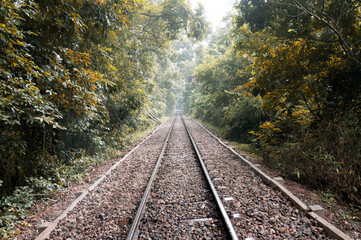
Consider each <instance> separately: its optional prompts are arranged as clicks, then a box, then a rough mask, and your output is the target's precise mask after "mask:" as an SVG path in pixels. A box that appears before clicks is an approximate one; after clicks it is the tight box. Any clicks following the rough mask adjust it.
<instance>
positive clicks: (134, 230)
mask: <svg viewBox="0 0 361 240" xmlns="http://www.w3.org/2000/svg"><path fill="white" fill-rule="evenodd" d="M175 119H176V117H175V118H174V120H173V122H172V126H171V127H170V129H169V131H168V135H167V137H166V139H165V141H164V143H163V148H162V151H161V152H160V154H159V157H158V160H157V163H156V164H155V167H154V169H153V173H152V176H151V177H150V179H149V182H148V185H147V188H146V189H145V192H144V195H143V197H142V200H141V201H140V204H139V207H138V210H137V213H136V215H135V218H134V220H133V223H132V226H131V227H130V230H129V233H128V236H127V238H126V239H127V240H132V239H136V237H137V230H138V227H139V224H140V221H141V220H142V215H143V213H144V210H145V205H146V203H147V199H148V197H149V193H150V190H151V188H152V185H153V182H154V179H155V176H156V175H157V172H158V169H159V166H160V164H161V162H162V158H163V155H164V152H165V148H166V147H167V143H168V141H169V137H170V134H171V132H172V130H173V127H174V122H175Z"/></svg>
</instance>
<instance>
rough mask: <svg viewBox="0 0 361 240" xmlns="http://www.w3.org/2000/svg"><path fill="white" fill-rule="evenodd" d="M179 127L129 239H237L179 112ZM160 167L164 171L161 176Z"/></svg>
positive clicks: (150, 182)
mask: <svg viewBox="0 0 361 240" xmlns="http://www.w3.org/2000/svg"><path fill="white" fill-rule="evenodd" d="M174 125H175V126H174V127H173V126H172V127H171V130H170V131H169V133H168V137H167V138H166V140H165V142H164V146H163V149H162V151H161V154H160V156H159V158H158V161H157V164H156V166H155V168H154V170H153V174H152V177H151V179H150V181H149V183H148V186H147V189H146V191H145V193H144V196H143V198H142V201H141V203H140V206H139V208H138V211H137V214H136V217H135V219H134V222H133V224H132V226H131V229H130V231H129V234H128V237H127V240H133V239H138V238H139V239H175V238H178V239H179V238H184V239H201V238H202V237H204V238H206V239H238V237H237V234H236V232H235V231H234V228H233V225H232V223H231V221H230V219H229V217H228V215H227V213H226V210H225V208H224V206H223V204H222V201H221V199H220V197H219V195H218V193H217V191H216V189H215V187H214V185H213V183H212V180H211V178H210V176H209V173H208V171H207V169H206V167H205V165H204V163H203V160H202V158H201V156H200V154H199V151H198V149H197V146H196V145H195V143H194V141H193V138H192V136H191V134H190V132H189V130H188V128H187V127H186V125H185V123H184V121H183V118H181V116H180V115H179V114H178V115H177V116H176V118H175V121H174ZM171 133H172V134H171ZM168 142H169V143H168ZM167 144H169V146H168V147H167ZM165 150H167V152H166V156H164V159H163V154H164V152H165ZM162 162H163V165H162V166H161V164H162ZM160 166H161V167H160ZM159 167H160V168H161V169H160V173H159V176H157V177H156V174H157V172H158V169H159ZM155 180H157V181H155ZM152 185H154V189H153V190H151V189H152ZM148 199H149V200H148ZM147 200H148V201H147ZM146 204H147V210H145V208H146ZM144 211H146V212H145V213H144V217H142V215H143V212H144Z"/></svg>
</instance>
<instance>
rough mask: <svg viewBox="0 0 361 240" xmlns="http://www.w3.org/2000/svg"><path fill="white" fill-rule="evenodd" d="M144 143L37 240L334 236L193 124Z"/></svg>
mask: <svg viewBox="0 0 361 240" xmlns="http://www.w3.org/2000/svg"><path fill="white" fill-rule="evenodd" d="M148 138H149V139H148V140H147V141H145V142H144V144H143V146H141V147H139V148H138V150H137V151H134V152H132V153H131V154H129V157H128V158H129V159H127V160H126V159H125V160H124V162H122V164H118V165H117V166H116V167H114V168H113V171H111V172H109V171H108V174H107V177H106V178H104V179H103V181H100V182H99V184H98V185H97V186H95V187H93V189H91V190H89V191H88V192H87V195H86V196H84V197H83V198H82V201H79V203H78V204H77V205H76V206H75V207H74V209H73V210H72V211H71V212H69V213H68V214H67V215H65V216H66V217H65V216H64V217H63V218H62V219H60V220H54V221H53V222H55V223H56V227H54V229H52V231H51V232H50V233H49V234H47V235H46V236H45V235H44V236H45V237H44V238H37V239H129V240H130V239H333V238H331V237H329V236H327V235H326V232H325V230H324V228H322V227H321V226H320V225H319V224H318V223H317V222H316V221H315V220H313V219H312V218H308V217H307V215H306V214H305V213H304V212H303V211H300V210H299V209H297V208H296V207H294V206H293V205H292V203H291V202H290V201H289V200H287V199H286V198H285V197H284V196H283V195H282V194H281V193H280V192H279V191H277V190H275V189H274V188H273V187H271V186H268V185H266V184H264V183H263V182H262V180H261V178H260V177H259V176H257V175H256V174H255V173H254V171H252V169H251V168H250V167H249V166H247V165H246V164H244V163H242V162H241V161H240V160H239V157H238V156H236V155H234V154H233V153H232V152H230V151H228V150H227V149H225V148H224V146H222V145H221V144H219V142H218V141H217V139H216V138H215V137H214V136H210V135H209V134H208V133H207V132H205V130H204V129H203V127H201V126H200V125H199V124H197V123H195V122H194V121H192V120H189V119H183V117H181V115H180V114H177V115H176V116H175V117H174V118H173V119H172V120H171V121H168V122H167V123H166V124H163V125H162V126H161V127H160V128H159V130H158V131H157V132H155V133H154V134H152V135H151V136H149V137H148ZM148 180H149V181H148ZM29 239H32V238H29ZM338 239H347V238H338Z"/></svg>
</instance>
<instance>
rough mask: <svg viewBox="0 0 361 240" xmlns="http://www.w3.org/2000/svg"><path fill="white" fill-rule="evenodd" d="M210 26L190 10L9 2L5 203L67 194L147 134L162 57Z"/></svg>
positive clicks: (1, 55) (3, 99) (122, 0)
mask: <svg viewBox="0 0 361 240" xmlns="http://www.w3.org/2000/svg"><path fill="white" fill-rule="evenodd" d="M206 26H207V24H206V22H205V21H204V16H203V11H202V8H201V7H200V8H198V9H197V10H195V11H194V10H193V9H192V8H191V7H190V6H189V3H188V1H182V0H170V1H159V2H148V1H142V0H130V1H129V0H117V1H108V0H77V1H68V0H57V1H44V0H29V1H8V0H5V1H1V2H0V128H1V129H2V131H1V134H0V181H1V185H0V196H1V197H5V199H7V197H9V199H11V197H12V196H13V195H12V192H14V191H15V192H14V194H15V195H16V194H20V193H21V192H22V191H23V192H27V190H26V189H25V188H24V189H22V188H19V186H26V185H28V184H30V185H33V186H34V189H33V190H32V191H34V192H37V193H39V192H49V191H50V192H52V191H55V190H57V189H59V188H61V187H66V186H67V185H68V183H69V182H74V181H75V182H78V181H80V180H81V179H82V178H83V177H84V175H83V173H82V172H83V171H85V170H86V169H88V168H89V166H92V165H93V164H94V162H98V161H99V159H97V160H94V159H93V158H94V156H96V154H97V153H99V152H104V151H105V149H106V148H107V147H110V148H111V149H113V150H114V149H115V148H116V149H118V151H119V149H121V148H122V147H124V146H125V145H126V144H128V143H129V142H131V141H132V137H133V135H132V134H133V133H134V132H135V131H137V130H138V129H143V128H145V127H147V126H149V123H148V121H147V120H146V117H145V116H146V115H145V113H144V112H145V111H146V110H147V109H149V108H150V107H151V101H150V98H151V95H152V93H153V90H154V88H155V87H154V85H155V83H154V82H153V81H151V78H152V76H153V74H154V72H155V69H154V65H155V64H154V59H155V56H156V55H158V54H161V53H162V52H164V51H165V50H166V48H167V47H168V46H169V45H170V44H169V43H170V42H171V41H172V40H175V39H176V38H177V37H178V36H179V35H180V33H181V32H185V33H186V34H187V35H189V36H191V37H193V38H195V39H200V38H202V37H203V35H204V34H205V32H206V30H207V27H206ZM169 74H170V76H171V75H172V73H169ZM174 77H175V78H176V76H174ZM165 84H167V83H166V82H165ZM160 85H161V84H160ZM166 88H168V90H170V89H171V88H173V86H166ZM160 89H163V86H160ZM169 92H170V93H173V92H177V94H178V91H173V90H170V91H169ZM173 97H174V96H173V95H172V94H168V98H167V99H166V100H167V101H168V102H169V104H170V105H169V106H167V107H168V109H171V102H170V101H169V100H172V99H174V98H173ZM115 152H116V151H115ZM73 153H75V154H73ZM16 189H20V190H16ZM21 189H22V190H21ZM17 191H18V192H17ZM19 191H20V192H19ZM29 194H30V192H29ZM15 195H14V196H15ZM16 199H18V198H14V199H13V200H11V202H14V203H16V201H17V200H16ZM4 201H5V200H4ZM6 201H8V200H6ZM9 201H10V200H9ZM31 201H32V200H31V199H30V200H29V202H31ZM25 208H26V207H25ZM19 209H20V207H19ZM19 211H20V210H19ZM18 215H19V214H13V215H11V216H10V215H7V214H5V215H4V218H3V219H5V218H6V219H12V220H13V219H15V218H17V217H19V216H18ZM21 215H22V214H21ZM4 221H5V220H4ZM7 221H8V220H6V224H5V222H4V224H5V225H6V226H7V227H6V229H9V227H11V226H13V225H11V224H12V223H11V224H10V225H11V226H10V225H9V224H8V222H7ZM2 230H3V229H2Z"/></svg>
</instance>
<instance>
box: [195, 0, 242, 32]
mask: <svg viewBox="0 0 361 240" xmlns="http://www.w3.org/2000/svg"><path fill="white" fill-rule="evenodd" d="M234 1H235V0H190V2H191V4H192V5H193V6H196V5H197V3H198V2H200V3H202V5H203V6H204V9H205V11H206V16H207V20H208V21H210V22H211V23H212V28H213V29H215V28H216V27H217V26H218V25H219V24H220V23H221V21H222V18H223V17H224V16H225V15H226V14H227V12H229V11H231V10H232V7H233V3H234Z"/></svg>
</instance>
